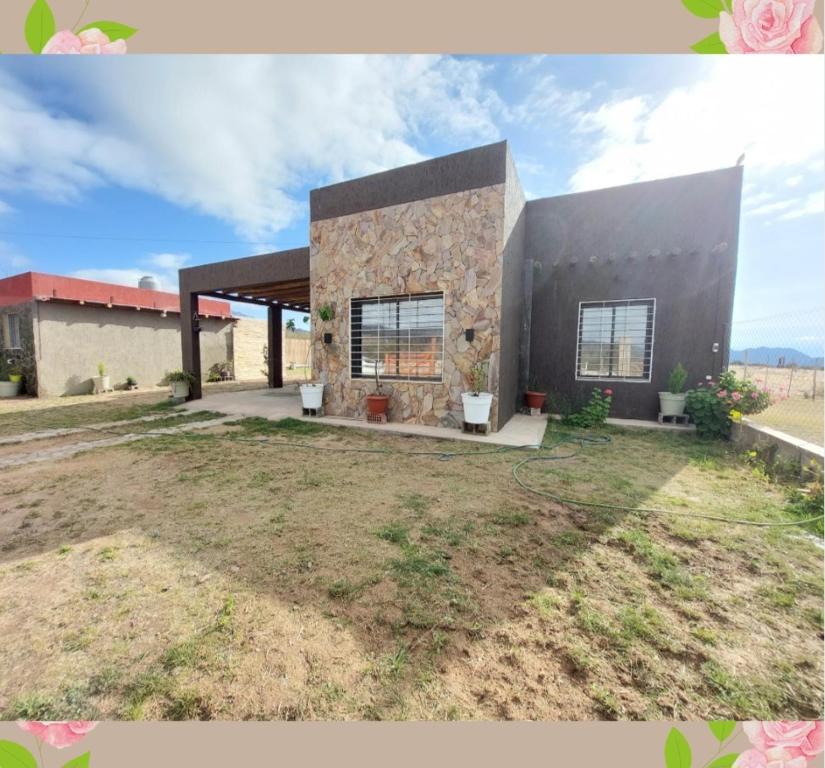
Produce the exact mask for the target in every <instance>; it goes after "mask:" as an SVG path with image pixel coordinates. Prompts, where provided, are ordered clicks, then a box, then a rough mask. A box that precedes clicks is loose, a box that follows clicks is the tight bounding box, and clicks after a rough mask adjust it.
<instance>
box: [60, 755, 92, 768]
mask: <svg viewBox="0 0 825 768" xmlns="http://www.w3.org/2000/svg"><path fill="white" fill-rule="evenodd" d="M90 756H91V752H85V753H84V754H82V755H80V757H75V758H73V759H72V760H69V762H68V763H66V764H65V765H64V766H63V768H89V757H90Z"/></svg>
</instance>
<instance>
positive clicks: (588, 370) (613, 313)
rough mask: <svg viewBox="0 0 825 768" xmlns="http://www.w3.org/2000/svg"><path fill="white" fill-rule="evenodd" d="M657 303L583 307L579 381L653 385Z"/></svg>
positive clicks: (636, 301)
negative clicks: (651, 382) (652, 368)
mask: <svg viewBox="0 0 825 768" xmlns="http://www.w3.org/2000/svg"><path fill="white" fill-rule="evenodd" d="M655 313H656V300H655V299H625V300H622V301H583V302H580V303H579V330H578V340H577V345H576V378H577V379H580V380H587V379H619V380H624V381H650V373H651V367H652V363H653V328H654V317H655Z"/></svg>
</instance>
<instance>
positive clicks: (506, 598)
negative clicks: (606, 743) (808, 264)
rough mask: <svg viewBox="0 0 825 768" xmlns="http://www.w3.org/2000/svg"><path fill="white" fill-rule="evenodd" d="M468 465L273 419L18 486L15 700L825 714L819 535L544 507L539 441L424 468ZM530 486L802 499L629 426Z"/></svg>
mask: <svg viewBox="0 0 825 768" xmlns="http://www.w3.org/2000/svg"><path fill="white" fill-rule="evenodd" d="M550 429H551V430H552V427H551V428H550ZM549 437H550V438H551V439H552V437H553V433H552V431H551V432H550V433H549ZM236 438H242V440H238V439H236ZM267 441H268V442H267ZM284 443H290V444H291V445H285V444H284ZM300 443H311V444H312V445H314V446H317V447H319V448H323V449H325V450H308V449H306V448H302V447H300V446H299V445H296V444H300ZM450 447H451V449H455V447H456V446H455V444H451V446H450ZM342 448H346V449H352V450H354V451H358V452H343V451H340V450H338V449H342ZM441 449H443V444H442V443H437V442H435V441H431V440H425V439H421V438H404V437H400V436H394V435H382V434H376V433H375V432H369V433H368V432H359V431H356V430H342V429H332V428H327V427H322V426H320V425H318V424H312V423H307V422H301V421H294V420H285V421H284V422H281V423H272V422H265V421H262V420H245V421H243V422H241V423H239V424H236V425H234V426H224V427H222V428H217V429H214V430H211V431H210V433H208V434H190V435H186V436H183V435H175V436H169V437H162V438H152V439H147V440H146V441H141V442H140V443H135V444H131V445H129V446H123V447H119V448H117V449H114V450H106V451H94V452H89V453H86V454H81V455H78V456H76V457H74V458H72V459H70V460H65V461H62V462H57V463H54V464H45V465H44V464H41V465H38V466H37V467H20V468H17V469H14V470H12V471H6V472H4V484H3V489H2V491H0V539H1V540H2V542H3V544H2V547H1V548H0V606H1V607H0V638H2V639H0V666H2V668H3V669H9V670H14V674H12V675H7V676H5V678H4V679H3V680H2V681H0V709H2V710H3V712H4V714H5V715H6V716H7V717H23V716H26V717H29V716H31V717H32V718H34V714H33V713H35V714H37V715H38V717H37V718H35V719H65V718H67V717H81V716H83V717H87V716H88V717H132V718H167V719H181V718H183V719H190V718H257V717H260V718H268V719H271V718H427V719H452V718H542V719H586V718H605V717H617V718H668V719H670V718H702V719H707V718H714V717H734V718H737V719H743V718H747V717H754V718H763V719H768V718H772V717H779V716H782V717H791V716H794V717H804V718H812V717H817V716H821V712H820V702H821V695H822V687H821V677H822V675H821V672H822V659H821V642H822V613H821V602H822V590H821V581H822V557H821V550H819V549H818V547H817V545H816V544H815V543H814V542H812V541H811V540H810V539H809V538H806V537H805V535H803V534H802V533H801V532H800V531H798V530H793V529H791V530H787V529H772V530H767V531H766V530H763V529H755V528H743V527H734V526H732V525H728V524H718V523H712V522H706V521H697V520H695V519H689V518H677V517H673V518H670V517H655V518H647V517H644V516H640V515H635V514H622V513H620V512H616V511H608V510H605V511H601V512H598V511H597V512H587V511H583V510H579V509H573V508H568V507H564V506H561V505H557V504H554V503H551V502H549V501H547V500H544V499H541V498H539V497H536V496H533V495H528V494H526V493H524V492H523V491H521V490H520V489H519V488H518V486H517V485H516V484H515V483H514V482H513V480H512V476H511V474H510V470H511V466H512V463H513V461H514V460H515V458H516V456H515V455H514V454H512V453H501V454H485V455H478V456H475V457H470V458H455V459H452V460H450V461H443V460H441V459H439V458H438V457H437V456H432V457H420V456H419V457H412V456H404V455H401V454H400V453H398V452H403V451H409V450H433V451H436V452H438V451H439V450H441ZM459 450H469V451H472V450H474V446H463V445H462V446H460V448H459ZM373 451H391V452H392V453H379V452H373ZM564 452H567V449H565V451H564ZM525 477H526V478H527V479H529V481H530V482H531V483H533V484H535V485H537V486H539V487H545V488H548V489H551V488H552V489H556V490H558V489H562V490H564V491H565V492H567V493H569V494H571V495H574V494H575V495H586V496H591V497H598V498H602V499H613V500H617V501H619V502H621V503H623V504H637V503H644V504H646V505H665V506H669V507H672V508H679V509H691V510H697V511H703V510H704V511H708V510H713V512H714V513H715V514H720V515H721V516H723V517H729V518H731V517H738V518H741V517H745V518H757V517H760V518H763V517H767V518H770V519H775V520H781V519H786V517H787V512H786V511H785V497H784V494H783V492H782V490H781V489H779V488H777V487H776V486H773V485H771V484H770V483H769V482H768V481H767V480H766V479H765V478H764V477H763V476H759V475H755V474H754V473H753V471H752V470H751V469H750V468H749V467H747V466H745V465H744V464H743V463H742V462H741V461H740V460H739V458H738V457H737V456H736V455H734V454H732V453H729V452H727V451H726V449H725V447H723V446H718V445H715V444H710V443H703V442H701V441H698V440H697V439H696V438H695V437H693V436H690V435H670V434H665V435H662V434H653V433H630V432H628V433H621V432H616V431H614V432H613V443H612V444H611V445H608V446H599V447H591V448H588V449H586V450H584V451H583V452H582V453H581V454H580V455H579V456H577V457H576V458H575V459H570V460H567V461H563V462H554V463H546V464H545V463H536V464H532V465H529V469H527V470H526V472H525ZM33 594H36V595H38V599H37V600H32V599H31V595H33Z"/></svg>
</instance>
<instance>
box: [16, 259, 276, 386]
mask: <svg viewBox="0 0 825 768" xmlns="http://www.w3.org/2000/svg"><path fill="white" fill-rule="evenodd" d="M179 313H180V302H179V300H178V296H177V294H174V293H167V292H164V291H159V290H153V289H152V288H139V287H128V286H123V285H113V284H110V283H101V282H97V281H94V280H80V279H77V278H73V277H61V276H58V275H48V274H42V273H39V272H25V273H23V274H20V275H14V276H13V277H7V278H4V279H0V333H2V347H3V353H4V354H6V355H9V356H10V357H11V358H18V359H19V361H20V363H21V365H22V366H23V368H24V370H25V373H26V376H25V381H26V389H27V391H28V392H29V393H30V394H37V395H40V396H46V395H72V394H82V393H88V392H89V391H91V387H92V381H91V380H92V377H94V376H97V367H98V364H99V363H103V365H104V366H105V367H106V371H107V373H108V374H109V375H110V378H111V381H112V383H113V384H115V385H118V384H123V383H124V382H125V380H126V377H127V376H133V377H134V378H135V379H137V381H138V382H139V384H140V385H141V386H144V387H146V386H153V385H156V384H160V383H161V381H162V379H163V377H164V375H165V373H166V372H167V371H170V370H173V369H176V368H180V366H181V359H180V319H179V318H178V314H179ZM198 322H199V323H200V326H201V328H202V337H203V347H202V349H203V356H204V363H205V365H206V368H208V367H209V366H211V365H212V364H214V363H220V362H224V361H226V360H232V345H233V330H234V324H235V321H234V320H233V317H232V313H231V308H230V305H229V304H228V303H227V302H225V301H204V302H203V303H202V305H201V308H200V316H199V318H198ZM259 348H260V347H259ZM260 359H261V358H260V353H259V355H258V360H256V363H259V362H260Z"/></svg>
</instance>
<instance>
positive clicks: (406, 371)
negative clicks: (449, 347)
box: [350, 293, 444, 381]
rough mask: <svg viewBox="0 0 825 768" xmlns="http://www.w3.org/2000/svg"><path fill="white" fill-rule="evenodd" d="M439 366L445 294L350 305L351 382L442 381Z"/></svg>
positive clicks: (441, 355) (384, 298) (427, 294)
mask: <svg viewBox="0 0 825 768" xmlns="http://www.w3.org/2000/svg"><path fill="white" fill-rule="evenodd" d="M443 366H444V294H443V293H425V294H409V295H405V296H382V297H380V298H369V299H352V300H351V302H350V374H351V376H352V378H354V379H359V378H360V379H365V378H373V377H374V376H375V372H376V368H377V370H378V375H379V376H380V378H382V379H396V380H402V381H441V380H442V374H443Z"/></svg>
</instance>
